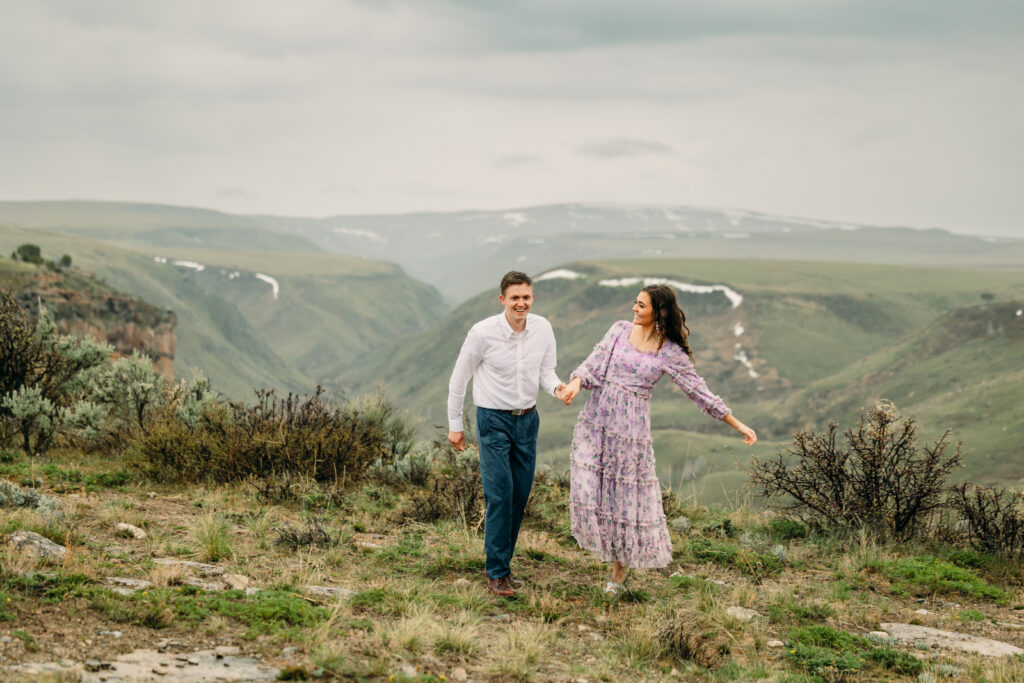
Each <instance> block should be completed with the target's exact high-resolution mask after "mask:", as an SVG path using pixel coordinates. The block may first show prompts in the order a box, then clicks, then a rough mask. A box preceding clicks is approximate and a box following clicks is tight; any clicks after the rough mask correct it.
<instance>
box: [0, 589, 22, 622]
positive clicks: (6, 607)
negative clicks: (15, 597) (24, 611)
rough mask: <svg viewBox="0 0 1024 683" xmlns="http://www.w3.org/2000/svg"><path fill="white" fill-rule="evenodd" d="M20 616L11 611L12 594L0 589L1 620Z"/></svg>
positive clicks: (14, 618)
mask: <svg viewBox="0 0 1024 683" xmlns="http://www.w3.org/2000/svg"><path fill="white" fill-rule="evenodd" d="M17 618H18V617H17V616H16V615H15V614H14V612H12V611H11V596H9V595H7V592H6V591H2V590H0V621H14V620H16V619H17Z"/></svg>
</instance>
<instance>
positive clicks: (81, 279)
mask: <svg viewBox="0 0 1024 683" xmlns="http://www.w3.org/2000/svg"><path fill="white" fill-rule="evenodd" d="M0 287H3V288H4V289H8V290H10V291H11V292H12V293H13V296H14V298H15V300H16V301H17V302H18V304H19V305H21V306H22V307H23V308H24V309H25V310H26V311H28V312H29V313H30V314H32V315H33V316H35V315H37V314H38V312H39V305H40V302H41V303H42V304H44V305H45V306H46V307H47V308H48V309H49V310H50V311H52V312H53V317H54V321H55V322H56V324H57V329H58V330H59V331H60V333H61V334H71V335H77V336H89V337H92V338H93V339H95V340H97V341H105V342H107V343H109V344H111V345H112V346H113V347H114V350H115V353H116V354H117V355H129V354H131V353H132V352H133V351H136V350H138V351H141V352H142V353H144V354H146V355H147V356H149V357H150V358H151V359H152V360H153V367H154V368H155V369H156V370H157V372H159V373H160V374H161V375H163V376H164V377H166V378H168V379H172V378H173V377H174V351H175V347H176V346H177V339H176V337H175V336H174V326H175V325H176V324H177V316H176V315H175V314H174V312H173V311H170V310H167V309H163V308H158V307H156V306H153V305H151V304H149V303H146V302H145V301H143V300H141V299H137V298H134V297H131V296H128V295H126V294H123V293H121V292H118V291H116V290H114V289H113V288H112V287H110V286H108V285H107V284H105V283H104V282H102V281H100V280H97V279H96V277H95V276H93V275H92V274H91V273H87V272H84V271H81V270H78V269H76V268H60V269H55V270H51V269H49V268H47V267H45V266H35V265H31V264H24V263H16V262H14V261H9V260H7V259H0Z"/></svg>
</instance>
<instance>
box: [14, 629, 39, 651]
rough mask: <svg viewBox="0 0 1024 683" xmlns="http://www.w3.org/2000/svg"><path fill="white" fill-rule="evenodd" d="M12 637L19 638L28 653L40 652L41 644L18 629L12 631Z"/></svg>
mask: <svg viewBox="0 0 1024 683" xmlns="http://www.w3.org/2000/svg"><path fill="white" fill-rule="evenodd" d="M11 635H12V636H14V637H15V638H17V639H18V640H20V641H21V642H22V644H24V646H25V651H26V652H39V643H37V642H36V639H35V638H33V637H32V636H31V635H29V634H28V633H26V632H25V631H22V630H21V629H18V630H17V631H11Z"/></svg>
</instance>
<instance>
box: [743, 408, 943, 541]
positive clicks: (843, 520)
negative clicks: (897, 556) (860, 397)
mask: <svg viewBox="0 0 1024 683" xmlns="http://www.w3.org/2000/svg"><path fill="white" fill-rule="evenodd" d="M837 431H838V427H837V426H836V424H834V423H833V424H830V425H829V429H828V432H827V433H825V434H813V433H809V432H799V433H797V434H795V435H794V438H793V446H792V447H788V448H785V449H784V450H783V452H782V453H779V454H778V455H777V456H776V457H775V458H774V459H772V460H767V461H761V460H758V459H756V458H755V459H754V463H753V465H752V468H751V479H752V481H753V483H754V485H755V486H757V487H759V488H760V493H761V495H762V496H763V497H764V498H765V499H766V500H769V501H774V502H775V504H776V505H777V507H780V508H781V509H783V510H786V511H787V512H789V513H791V514H794V515H796V516H798V517H800V518H802V519H805V520H812V521H814V522H816V523H817V524H819V525H820V526H822V527H824V528H831V529H851V528H856V527H860V526H867V527H869V528H872V529H874V530H876V531H877V532H879V533H887V534H889V535H890V536H891V537H893V538H896V539H906V538H909V537H911V536H913V535H914V534H916V533H918V532H919V531H920V530H921V529H922V528H923V526H924V525H925V524H926V523H927V521H928V517H929V516H930V515H932V514H933V513H934V512H936V511H937V510H939V509H941V508H942V507H943V506H944V504H945V503H944V500H943V497H942V494H943V490H944V487H945V482H946V478H947V477H948V476H949V474H950V472H952V471H953V470H955V469H956V468H958V467H960V464H961V454H960V444H959V443H958V444H956V446H955V448H954V452H953V453H952V454H950V455H947V454H946V449H947V448H948V446H949V443H948V441H947V439H948V437H949V431H948V430H947V431H946V433H944V434H943V435H942V436H941V437H940V438H939V440H938V441H936V442H935V444H934V445H933V446H931V447H924V448H922V449H919V448H918V446H917V440H916V433H917V425H916V422H915V421H914V420H912V419H909V418H907V419H903V418H901V416H900V415H899V413H898V412H897V411H896V409H895V407H894V406H892V405H891V404H881V405H879V406H876V407H875V408H873V409H871V410H868V411H867V412H865V413H864V414H862V415H861V417H860V420H859V421H858V423H857V427H856V429H848V430H846V431H845V432H844V436H845V437H846V445H845V447H841V446H839V445H837V443H836V433H837ZM787 456H790V458H796V462H795V463H793V462H791V460H790V458H787Z"/></svg>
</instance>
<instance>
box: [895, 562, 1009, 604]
mask: <svg viewBox="0 0 1024 683" xmlns="http://www.w3.org/2000/svg"><path fill="white" fill-rule="evenodd" d="M881 569H882V573H883V574H885V576H886V577H888V578H889V579H890V580H891V581H893V582H895V583H896V588H897V589H898V590H904V591H909V592H911V593H913V594H915V595H928V594H934V593H960V594H961V595H966V596H968V597H972V598H985V599H988V600H994V601H996V602H997V603H1002V602H1005V601H1006V600H1007V593H1006V591H1004V590H1003V589H1001V588H998V587H996V586H993V585H991V584H989V583H988V582H986V581H985V580H984V579H982V578H980V577H978V576H977V574H975V573H974V572H973V571H971V570H970V569H965V568H962V567H958V566H956V565H954V564H950V563H949V562H943V561H942V560H940V559H938V558H935V557H905V558H903V559H900V560H894V561H889V562H887V563H885V564H883V565H882V567H881Z"/></svg>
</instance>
